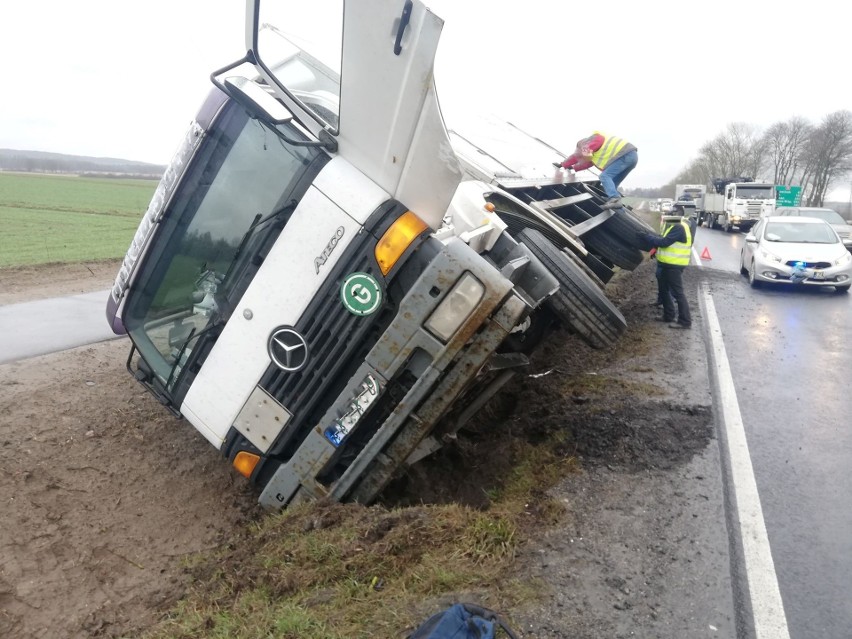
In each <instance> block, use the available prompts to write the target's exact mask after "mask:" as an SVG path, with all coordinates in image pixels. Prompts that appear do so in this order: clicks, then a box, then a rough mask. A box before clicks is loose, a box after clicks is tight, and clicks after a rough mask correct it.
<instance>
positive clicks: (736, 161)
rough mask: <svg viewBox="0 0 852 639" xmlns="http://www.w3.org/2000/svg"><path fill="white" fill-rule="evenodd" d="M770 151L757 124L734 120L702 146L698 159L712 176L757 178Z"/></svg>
mask: <svg viewBox="0 0 852 639" xmlns="http://www.w3.org/2000/svg"><path fill="white" fill-rule="evenodd" d="M766 150H767V146H766V141H765V139H764V138H763V137H762V136H760V135H759V134H758V132H757V129H756V128H755V127H753V126H752V125H750V124H745V123H743V122H734V123H731V124H729V125H728V127H727V129H726V131H725V132H724V133H720V134H719V135H717V136H716V137H715V138H713V139H712V140H710V142H707V143H706V144H705V145H704V146H702V147H701V150H700V151H699V158H698V160H697V162H699V163H700V165H701V166H702V167H703V169H704V170H705V171H707V172H708V173H709V174H710V176H711V177H735V176H750V177H756V176H757V175H758V174H759V172H760V167H761V166H762V165H763V163H764V162H763V160H764V157H765V156H766Z"/></svg>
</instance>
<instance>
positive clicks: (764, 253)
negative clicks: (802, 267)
mask: <svg viewBox="0 0 852 639" xmlns="http://www.w3.org/2000/svg"><path fill="white" fill-rule="evenodd" d="M760 254H761V255H762V256H763V259H766V260H770V261H771V262H779V263H780V262H781V258H780V257H778V256H777V255H773V254H772V253H770V252H769V251H767V250H766V249H761V250H760Z"/></svg>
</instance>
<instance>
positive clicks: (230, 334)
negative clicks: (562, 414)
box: [107, 0, 648, 508]
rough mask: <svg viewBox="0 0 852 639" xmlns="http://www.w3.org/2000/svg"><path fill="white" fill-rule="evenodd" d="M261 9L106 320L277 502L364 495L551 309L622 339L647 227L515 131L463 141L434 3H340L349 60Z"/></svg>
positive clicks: (255, 8)
mask: <svg viewBox="0 0 852 639" xmlns="http://www.w3.org/2000/svg"><path fill="white" fill-rule="evenodd" d="M353 5H355V6H354V7H353ZM263 12H264V7H262V6H261V2H260V0H248V2H247V29H246V38H247V51H248V52H247V54H246V56H245V57H244V58H242V59H240V60H238V61H237V62H235V63H234V64H232V65H229V66H228V67H226V68H224V69H221V70H219V71H217V72H214V74H213V75H212V80H213V84H214V85H215V86H214V88H213V89H212V91H211V93H210V95H209V97H208V98H207V100H206V101H205V102H204V104H203V106H202V107H201V109H200V110H199V112H198V115H197V116H196V118H195V120H194V121H193V122H192V124H191V127H190V129H189V131H188V133H187V136H186V138H185V140H184V141H183V144H182V145H181V146H180V148H179V150H178V152H177V154H176V155H175V157H174V159H173V161H172V163H171V165H170V166H169V167H168V170H167V171H166V173H165V175H164V177H163V179H162V182H161V183H160V185H159V187H158V189H157V191H156V193H155V195H154V198H153V200H152V202H151V205H150V207H149V208H148V210H147V212H146V214H145V216H144V218H143V220H142V222H141V224H140V226H139V229H138V231H137V233H136V236H135V238H134V240H133V242H132V244H131V247H130V249H129V251H128V253H127V256H126V258H125V260H124V263H123V265H122V267H121V270H120V272H119V274H118V276H117V278H116V282H115V286H114V288H113V290H112V294H111V297H110V300H109V302H108V308H107V317H108V320H109V322H110V323H111V325H112V328H113V330H114V331H115V332H116V333H120V334H121V333H127V334H128V335H129V337H130V340H131V341H132V348H131V351H130V354H129V356H128V360H127V368H128V370H129V371H130V372H131V373H132V374H133V375H134V376H135V378H136V379H137V380H138V381H139V382H140V383H141V384H143V385H144V386H145V387H146V388H147V389H148V390H149V391H150V392H151V393H152V394H153V395H154V396H155V397H156V398H157V399H158V400H159V401H160V402H161V403H162V404H163V405H164V406H165V407H167V408H168V409H169V410H170V411H171V412H172V413H174V414H175V415H178V416H181V417H183V418H185V419H186V420H188V421H189V422H190V423H192V424H193V426H195V428H196V429H198V430H199V431H200V432H201V433H202V434H203V435H204V437H206V438H207V439H208V440H209V442H210V443H211V444H212V445H213V446H215V447H216V448H217V449H218V450H220V451H221V453H222V454H223V455H224V456H225V457H226V458H227V459H228V460H229V461H230V462H231V463H232V464H233V466H234V467H235V468H236V469H237V470H238V471H239V472H240V473H241V474H243V475H244V476H245V477H247V478H248V479H249V480H250V481H251V482H253V483H254V484H256V485H257V486H258V490H259V493H260V497H259V499H260V502H261V503H262V504H263V505H264V506H267V507H270V508H281V507H284V506H286V505H288V504H290V503H293V502H298V501H304V500H308V499H314V498H320V497H327V498H331V499H335V500H357V501H359V502H362V503H368V502H370V501H371V500H373V499H374V498H375V497H376V496H377V495H378V494H379V492H380V491H381V490H382V489H383V487H384V486H385V485H386V484H387V482H388V481H389V480H390V479H391V478H392V477H393V475H394V474H395V473H396V472H397V471H398V470H399V469H400V468H402V467H403V466H404V465H405V464H410V463H414V462H416V461H417V460H418V459H420V458H422V457H423V456H424V455H428V454H430V453H431V452H433V451H435V450H437V449H438V448H439V447H440V446H441V445H442V443H443V442H444V441H446V439H447V437H448V436H449V437H451V436H452V435H453V434H454V433H455V432H456V431H457V430H458V429H459V428H460V427H461V426H462V425H463V424H464V423H465V421H466V420H467V419H469V418H470V417H471V416H472V415H473V414H474V413H475V411H476V410H477V409H478V408H479V407H481V406H482V404H483V403H484V402H485V401H487V399H488V398H489V397H491V396H493V394H494V393H496V392H497V391H498V390H499V389H500V388H501V387H502V386H503V385H504V384H506V383H507V382H508V381H509V380H510V379H511V378H512V375H513V374H514V373H515V372H516V371H517V370H519V367H522V366H524V365H525V364H526V363H527V361H528V360H527V356H528V355H529V354H530V353H531V352H532V351H533V350H534V349H535V348H536V346H537V345H538V344H539V343H540V342H541V340H542V339H543V338H544V337H545V336H546V335H548V334H549V332H550V331H551V330H552V329H553V327H554V326H556V325H558V324H562V325H563V326H566V327H567V328H569V329H570V330H572V331H574V332H576V333H578V334H579V335H580V336H581V337H582V338H584V339H585V340H587V341H588V342H589V343H590V344H592V345H593V346H596V347H605V346H608V345H610V344H612V343H613V342H614V341H615V340H616V339H617V338H618V336H619V334H620V333H621V332H622V331H623V330H624V328H625V320H624V318H623V316H622V315H621V313H620V312H619V311H618V309H617V308H615V307H614V306H613V304H612V303H611V302H610V301H609V300H608V299H607V298H606V296H605V295H604V294H603V292H602V287H603V283H605V282H606V281H607V280H608V279H609V277H610V276H611V275H612V273H613V271H614V270H616V268H617V267H621V268H628V269H630V268H634V267H635V266H636V265H638V263H639V262H640V261H641V259H642V258H641V254H640V252H639V251H638V250H637V248H636V244H635V235H636V231H637V230H639V229H641V230H647V229H648V227H647V226H645V225H644V224H643V223H641V222H639V221H638V220H637V219H635V218H634V217H633V216H632V215H631V214H630V212H629V211H627V210H621V211H618V212H613V211H607V212H602V211H601V209H600V206H599V205H600V204H601V203H602V202H603V201H604V199H605V197H604V196H603V193H602V192H601V191H600V189H599V184H598V183H596V182H581V181H578V182H563V181H562V180H563V178H564V175H563V174H562V173H561V172H559V173H556V174H554V170H553V167H552V166H551V162H552V161H553V160H554V159H555V158H554V155H555V151H554V150H553V149H551V148H550V147H548V146H547V145H546V144H544V143H542V142H540V141H538V140H535V139H533V138H530V137H529V136H525V135H523V134H522V133H520V132H519V131H517V130H514V129H513V128H512V127H508V126H507V127H503V129H502V131H503V133H501V134H500V135H501V136H503V137H500V136H496V137H495V135H493V134H492V135H489V136H485V138H483V139H487V140H488V141H489V143H490V145H489V144H486V143H484V142H483V141H482V140H477V134H476V133H475V132H474V133H472V134H470V135H464V134H462V133H454V134H453V136H452V137H453V142H452V143H451V139H450V136H449V135H448V133H447V131H446V129H445V127H444V123H443V120H442V118H441V115H440V111H439V107H438V102H437V97H436V93H435V86H434V83H433V81H432V65H433V59H434V54H435V50H436V47H437V44H438V38H439V34H440V32H441V27H442V21H441V20H440V19H439V18H438V17H437V16H435V15H434V14H433V13H431V12H430V11H429V10H428V9H427V8H426V7H425V6H424V5H423V4H421V3H420V2H416V1H415V2H412V1H410V0H409V1H407V2H403V1H400V2H399V3H396V2H387V0H359V1H358V2H357V3H352V2H349V3H346V6H345V9H344V12H345V16H344V20H343V22H342V25H343V27H342V52H341V53H342V55H341V56H340V60H341V61H342V62H341V66H342V68H334V66H333V65H327V64H325V63H323V62H321V61H320V60H319V59H318V58H317V57H315V56H312V55H310V54H309V53H308V52H306V51H304V50H300V49H299V48H298V47H296V46H295V44H293V43H292V42H291V41H289V40H288V39H287V38H285V37H284V36H283V35H282V34H281V32H280V31H278V30H277V29H275V28H273V27H270V26H268V25H266V24H265V23H266V22H267V21H266V20H265V17H264V13H263ZM503 142H505V144H503ZM557 157H558V156H557Z"/></svg>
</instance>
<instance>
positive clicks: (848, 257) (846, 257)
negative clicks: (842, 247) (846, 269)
mask: <svg viewBox="0 0 852 639" xmlns="http://www.w3.org/2000/svg"><path fill="white" fill-rule="evenodd" d="M849 262H852V253H850V252H849V251H846V253H844V254H843V255H841V256H840V257H838V258H837V259H836V260H834V265H835V266H843V265H844V264H848V263H849Z"/></svg>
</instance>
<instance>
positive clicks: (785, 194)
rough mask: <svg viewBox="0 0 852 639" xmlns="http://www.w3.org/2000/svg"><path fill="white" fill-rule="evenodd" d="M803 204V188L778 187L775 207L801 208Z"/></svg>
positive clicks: (776, 188)
mask: <svg viewBox="0 0 852 639" xmlns="http://www.w3.org/2000/svg"><path fill="white" fill-rule="evenodd" d="M801 203H802V187H801V186H776V187H775V206H799V205H800V204H801Z"/></svg>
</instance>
